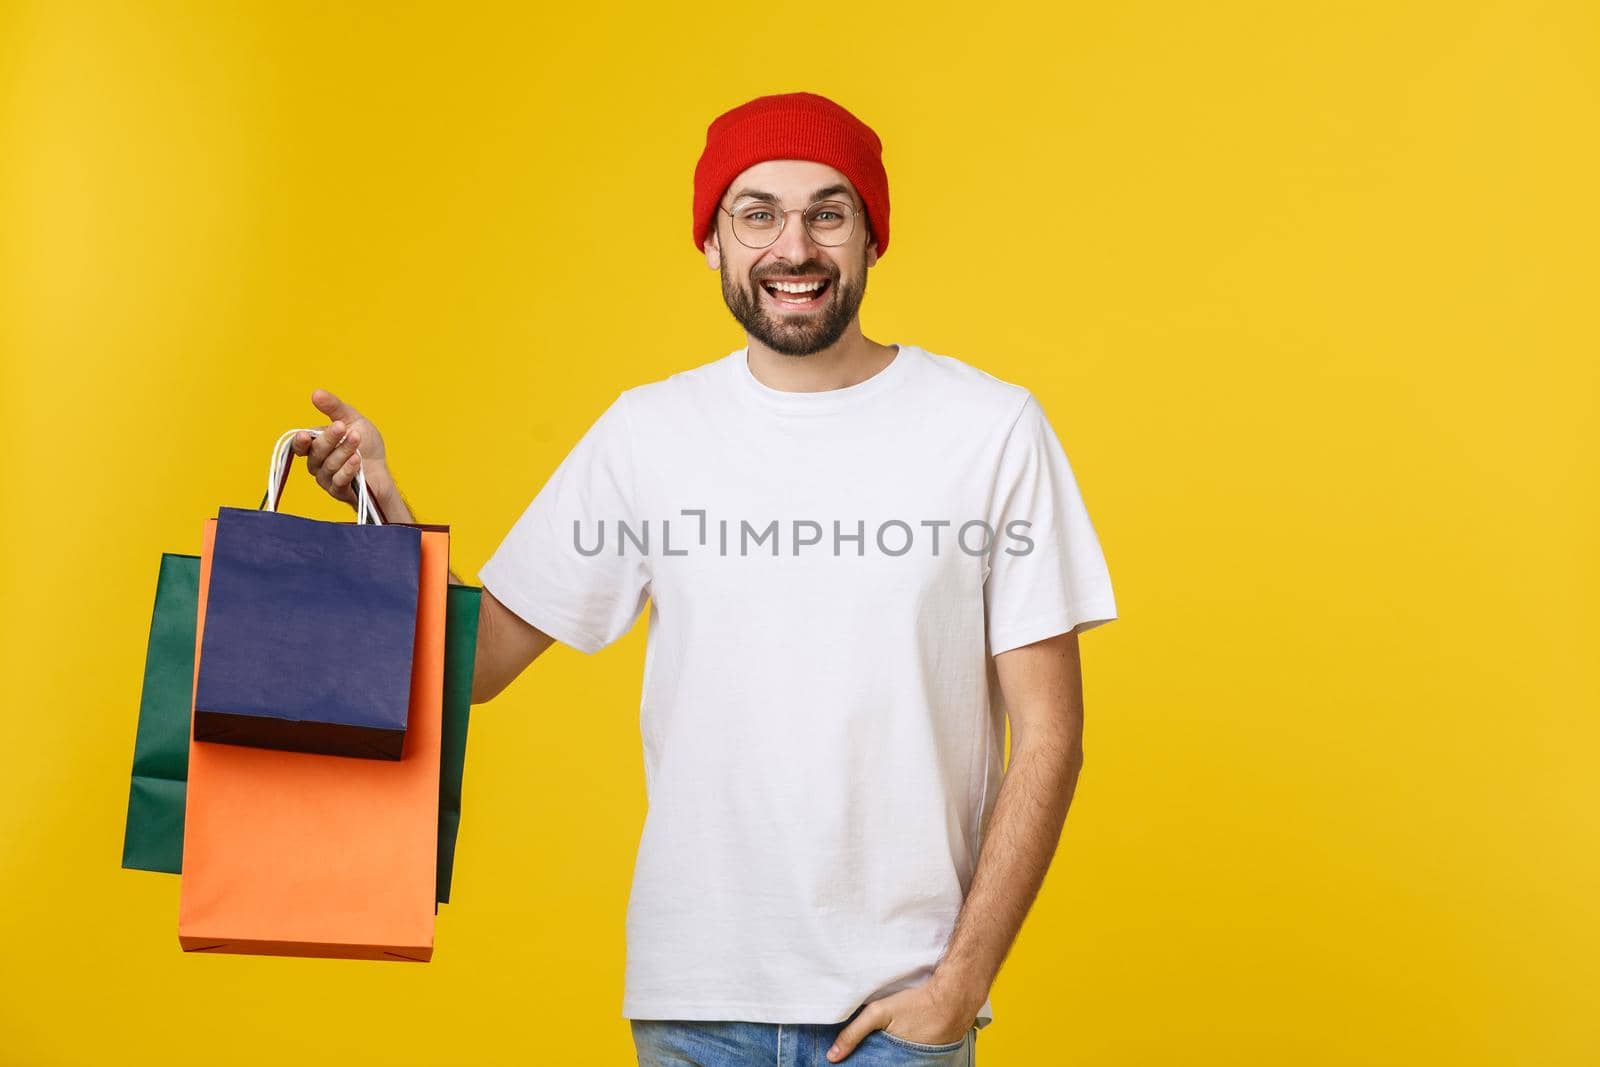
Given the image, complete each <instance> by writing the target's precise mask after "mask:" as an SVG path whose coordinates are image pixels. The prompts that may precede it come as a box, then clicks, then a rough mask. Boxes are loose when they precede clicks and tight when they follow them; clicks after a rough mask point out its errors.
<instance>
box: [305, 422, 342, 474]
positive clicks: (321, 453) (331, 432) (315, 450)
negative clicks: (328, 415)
mask: <svg viewBox="0 0 1600 1067" xmlns="http://www.w3.org/2000/svg"><path fill="white" fill-rule="evenodd" d="M343 438H344V423H342V422H334V423H331V424H329V425H327V426H324V427H323V428H322V432H321V433H320V434H318V435H317V437H316V439H315V440H313V441H312V442H311V451H310V453H309V457H310V462H309V463H308V466H309V467H310V468H311V473H312V474H321V473H322V467H323V464H324V463H326V462H327V460H328V454H329V453H330V452H332V451H333V450H334V449H335V448H336V447H338V444H339V442H340V440H342V439H343Z"/></svg>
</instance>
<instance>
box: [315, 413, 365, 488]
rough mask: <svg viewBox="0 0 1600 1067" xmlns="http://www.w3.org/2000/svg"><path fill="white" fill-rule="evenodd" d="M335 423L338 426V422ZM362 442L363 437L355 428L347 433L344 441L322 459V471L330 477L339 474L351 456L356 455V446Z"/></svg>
mask: <svg viewBox="0 0 1600 1067" xmlns="http://www.w3.org/2000/svg"><path fill="white" fill-rule="evenodd" d="M334 425H336V426H337V425H338V423H335V424H334ZM360 443H361V437H360V435H359V434H358V433H357V432H356V431H355V430H351V431H350V432H349V433H348V434H345V435H344V441H343V443H341V444H339V445H338V446H336V447H335V448H334V449H333V451H331V452H329V453H328V455H327V458H326V459H324V460H323V461H322V473H323V474H326V475H327V476H328V477H330V478H331V477H333V476H334V475H335V474H337V473H338V472H339V469H340V468H341V467H343V466H344V465H345V464H346V463H348V462H349V461H350V457H351V456H353V455H355V451H356V446H357V445H358V444H360Z"/></svg>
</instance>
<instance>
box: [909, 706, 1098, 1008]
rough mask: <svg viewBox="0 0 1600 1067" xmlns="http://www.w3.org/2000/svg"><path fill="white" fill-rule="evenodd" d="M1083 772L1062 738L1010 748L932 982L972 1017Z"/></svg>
mask: <svg viewBox="0 0 1600 1067" xmlns="http://www.w3.org/2000/svg"><path fill="white" fill-rule="evenodd" d="M1082 766H1083V757H1082V752H1081V749H1080V748H1079V746H1078V745H1076V744H1075V743H1073V742H1072V741H1071V740H1070V739H1069V738H1068V737H1067V736H1066V735H1065V734H1064V733H1063V734H1062V735H1061V736H1059V737H1048V738H1045V737H1041V738H1037V739H1035V740H1034V741H1033V742H1032V743H1031V744H1028V745H1025V746H1019V747H1014V748H1013V750H1012V754H1011V765H1010V766H1009V767H1008V768H1007V769H1006V774H1005V777H1004V778H1003V779H1002V780H1001V783H1000V791H999V795H998V796H997V797H996V798H995V807H994V813H993V815H992V816H991V817H990V822H989V827H988V829H987V831H986V832H985V834H984V841H983V848H982V850H981V852H980V853H979V856H978V864H977V869H976V870H975V871H974V872H973V876H972V884H971V886H969V887H968V890H967V897H966V900H965V901H963V902H962V905H961V911H960V913H959V914H958V915H957V916H956V925H955V931H954V932H953V933H952V934H951V936H950V943H949V944H948V945H946V946H945V951H944V955H943V956H941V957H940V960H939V963H938V965H937V966H936V967H935V968H934V973H933V978H932V981H933V982H934V983H936V984H937V985H939V986H940V987H942V988H944V989H947V990H949V991H950V993H951V995H952V996H954V997H955V998H956V999H957V1000H958V1002H960V1003H961V1004H962V1005H963V1007H964V1008H965V1009H966V1010H967V1011H969V1012H972V1013H976V1012H977V1010H978V1009H979V1008H981V1007H982V1006H983V1002H984V1000H985V999H987V997H988V996H989V989H990V987H991V986H992V985H993V984H994V980H995V976H996V975H998V974H999V973H1000V964H1001V963H1002V962H1003V961H1004V960H1005V957H1006V954H1007V953H1008V952H1010V950H1011V945H1012V943H1013V942H1014V941H1015V940H1016V937H1017V933H1018V932H1019V931H1020V930H1021V929H1022V921H1023V919H1024V918H1025V917H1026V916H1027V914H1028V910H1029V909H1030V908H1031V907H1032V906H1033V901H1034V898H1035V897H1036V896H1037V895H1038V892H1039V887H1040V886H1041V885H1043V883H1044V876H1045V872H1046V871H1048V870H1049V869H1050V861H1051V859H1052V858H1053V857H1054V855H1055V850H1056V845H1057V844H1058V843H1059V842H1060V840H1061V828H1062V825H1063V824H1064V823H1065V822H1066V818H1067V809H1068V808H1069V807H1071V805H1072V794H1073V791H1074V790H1075V789H1076V788H1077V784H1078V771H1079V770H1080V769H1081V767H1082Z"/></svg>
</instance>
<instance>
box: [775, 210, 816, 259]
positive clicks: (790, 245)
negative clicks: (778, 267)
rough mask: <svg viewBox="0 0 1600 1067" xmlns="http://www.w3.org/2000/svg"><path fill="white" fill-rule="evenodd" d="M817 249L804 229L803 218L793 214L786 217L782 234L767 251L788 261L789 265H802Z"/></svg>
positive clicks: (809, 234)
mask: <svg viewBox="0 0 1600 1067" xmlns="http://www.w3.org/2000/svg"><path fill="white" fill-rule="evenodd" d="M816 248H817V243H816V242H815V241H813V240H812V239H811V231H809V230H807V229H806V220H805V216H804V215H802V214H800V213H799V212H794V213H792V214H790V215H788V216H787V217H786V220H785V222H784V224H783V232H782V233H780V234H779V235H778V239H777V240H776V241H774V242H773V244H772V248H771V249H769V251H771V252H772V254H773V255H775V256H777V257H778V258H779V259H785V260H788V261H789V262H790V263H804V262H806V261H807V260H809V259H810V258H811V254H812V252H814V251H815V250H816Z"/></svg>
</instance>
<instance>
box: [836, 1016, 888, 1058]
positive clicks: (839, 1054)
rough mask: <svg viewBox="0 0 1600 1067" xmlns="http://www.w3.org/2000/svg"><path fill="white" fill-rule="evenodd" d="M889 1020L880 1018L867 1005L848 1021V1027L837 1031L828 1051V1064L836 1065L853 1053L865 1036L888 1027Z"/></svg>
mask: <svg viewBox="0 0 1600 1067" xmlns="http://www.w3.org/2000/svg"><path fill="white" fill-rule="evenodd" d="M888 1022H889V1020H888V1019H885V1018H882V1017H881V1013H880V1012H877V1011H873V1010H872V1008H871V1006H870V1005H869V1006H868V1007H867V1008H866V1009H864V1010H863V1011H862V1012H861V1014H859V1015H857V1016H856V1017H855V1018H854V1019H852V1020H850V1025H849V1026H847V1027H845V1028H844V1029H843V1030H840V1031H839V1035H838V1036H837V1037H835V1038H834V1039H833V1047H832V1048H830V1049H829V1050H828V1062H829V1063H838V1062H839V1061H840V1060H842V1059H844V1058H845V1057H846V1056H848V1055H850V1053H852V1052H854V1051H855V1047H856V1046H857V1045H859V1044H860V1043H861V1042H862V1041H863V1040H865V1038H866V1036H867V1035H868V1034H870V1033H872V1031H874V1030H881V1029H883V1027H884V1026H886V1025H888Z"/></svg>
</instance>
